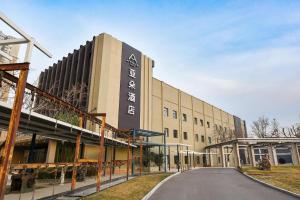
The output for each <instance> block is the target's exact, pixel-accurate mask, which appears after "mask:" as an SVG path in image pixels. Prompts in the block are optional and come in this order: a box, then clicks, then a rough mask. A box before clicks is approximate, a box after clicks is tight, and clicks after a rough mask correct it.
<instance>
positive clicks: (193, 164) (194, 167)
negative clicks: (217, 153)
mask: <svg viewBox="0 0 300 200" xmlns="http://www.w3.org/2000/svg"><path fill="white" fill-rule="evenodd" d="M193 167H194V168H195V153H194V152H193Z"/></svg>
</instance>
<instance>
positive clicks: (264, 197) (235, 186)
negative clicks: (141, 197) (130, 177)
mask: <svg viewBox="0 0 300 200" xmlns="http://www.w3.org/2000/svg"><path fill="white" fill-rule="evenodd" d="M150 199H151V200H185V199H186V200H194V199H195V200H296V199H298V200H299V198H296V197H293V196H290V195H288V194H285V193H282V192H279V191H277V190H274V189H272V188H269V187H267V186H264V185H262V184H259V183H257V182H255V181H252V180H250V179H249V178H247V177H245V176H244V175H242V174H240V173H239V172H238V171H236V170H234V169H228V168H227V169H221V168H220V169H214V168H203V169H196V170H192V171H188V172H184V173H182V174H180V175H177V176H175V177H173V178H171V179H170V180H168V181H167V182H165V183H164V184H163V185H162V186H161V187H160V188H159V189H158V190H157V191H156V192H155V193H154V194H153V195H152V196H151V197H150Z"/></svg>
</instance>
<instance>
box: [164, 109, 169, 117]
mask: <svg viewBox="0 0 300 200" xmlns="http://www.w3.org/2000/svg"><path fill="white" fill-rule="evenodd" d="M164 116H165V117H168V116H169V109H168V108H166V107H164Z"/></svg>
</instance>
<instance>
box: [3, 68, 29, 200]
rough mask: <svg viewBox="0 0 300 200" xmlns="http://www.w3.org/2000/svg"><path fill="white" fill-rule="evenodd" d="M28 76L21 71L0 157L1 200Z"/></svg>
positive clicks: (26, 72) (24, 71)
mask: <svg viewBox="0 0 300 200" xmlns="http://www.w3.org/2000/svg"><path fill="white" fill-rule="evenodd" d="M28 65H29V64H28ZM27 76H28V70H21V71H20V76H19V80H18V84H17V90H16V95H15V99H14V105H13V108H12V112H11V115H10V121H9V126H8V131H7V137H6V140H5V146H4V150H3V152H2V156H1V157H0V166H1V167H0V199H3V198H4V193H5V188H6V181H7V171H8V170H9V168H10V164H11V160H12V156H13V151H14V144H15V139H16V132H17V130H18V127H19V122H20V115H21V109H22V105H23V97H24V92H25V86H26V80H27Z"/></svg>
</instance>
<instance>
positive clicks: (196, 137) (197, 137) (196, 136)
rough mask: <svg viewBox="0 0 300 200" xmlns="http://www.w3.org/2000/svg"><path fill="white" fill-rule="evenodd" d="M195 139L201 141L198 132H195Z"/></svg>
mask: <svg viewBox="0 0 300 200" xmlns="http://www.w3.org/2000/svg"><path fill="white" fill-rule="evenodd" d="M195 140H196V142H199V136H198V134H195Z"/></svg>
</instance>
